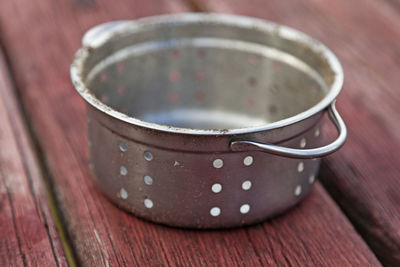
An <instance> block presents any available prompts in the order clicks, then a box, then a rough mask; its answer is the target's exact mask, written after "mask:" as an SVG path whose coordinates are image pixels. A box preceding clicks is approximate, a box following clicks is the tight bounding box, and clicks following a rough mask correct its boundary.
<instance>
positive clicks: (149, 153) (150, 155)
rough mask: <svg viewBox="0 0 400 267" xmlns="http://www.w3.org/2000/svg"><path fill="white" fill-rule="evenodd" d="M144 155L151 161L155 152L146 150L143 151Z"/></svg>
mask: <svg viewBox="0 0 400 267" xmlns="http://www.w3.org/2000/svg"><path fill="white" fill-rule="evenodd" d="M143 155H144V158H145V160H147V161H151V160H152V159H153V154H151V152H150V151H145V152H144V153H143Z"/></svg>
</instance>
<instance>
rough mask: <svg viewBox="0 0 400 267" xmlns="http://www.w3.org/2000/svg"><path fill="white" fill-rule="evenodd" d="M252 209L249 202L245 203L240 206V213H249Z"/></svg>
mask: <svg viewBox="0 0 400 267" xmlns="http://www.w3.org/2000/svg"><path fill="white" fill-rule="evenodd" d="M249 211H250V205H249V204H243V205H242V206H241V207H240V213H242V214H246V213H248V212H249Z"/></svg>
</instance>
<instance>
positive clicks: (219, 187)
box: [211, 184, 222, 193]
mask: <svg viewBox="0 0 400 267" xmlns="http://www.w3.org/2000/svg"><path fill="white" fill-rule="evenodd" d="M211 191H213V192H214V193H219V192H221V191H222V185H221V184H213V185H212V186H211Z"/></svg>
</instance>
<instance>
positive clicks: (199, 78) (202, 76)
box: [196, 71, 206, 81]
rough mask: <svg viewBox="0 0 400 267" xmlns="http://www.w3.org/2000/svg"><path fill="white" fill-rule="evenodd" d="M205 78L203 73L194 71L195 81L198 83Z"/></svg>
mask: <svg viewBox="0 0 400 267" xmlns="http://www.w3.org/2000/svg"><path fill="white" fill-rule="evenodd" d="M205 76H206V75H205V74H204V72H203V71H196V79H197V80H198V81H201V80H203V79H204V77H205Z"/></svg>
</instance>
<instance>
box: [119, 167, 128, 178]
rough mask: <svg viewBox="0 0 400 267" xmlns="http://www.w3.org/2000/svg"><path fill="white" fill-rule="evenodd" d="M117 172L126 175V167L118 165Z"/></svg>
mask: <svg viewBox="0 0 400 267" xmlns="http://www.w3.org/2000/svg"><path fill="white" fill-rule="evenodd" d="M119 173H120V174H121V175H124V176H125V175H127V174H128V170H127V169H126V167H125V166H121V167H119Z"/></svg>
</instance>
